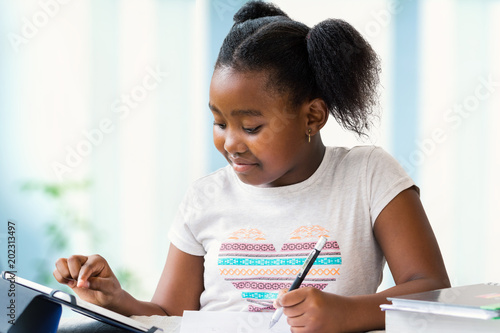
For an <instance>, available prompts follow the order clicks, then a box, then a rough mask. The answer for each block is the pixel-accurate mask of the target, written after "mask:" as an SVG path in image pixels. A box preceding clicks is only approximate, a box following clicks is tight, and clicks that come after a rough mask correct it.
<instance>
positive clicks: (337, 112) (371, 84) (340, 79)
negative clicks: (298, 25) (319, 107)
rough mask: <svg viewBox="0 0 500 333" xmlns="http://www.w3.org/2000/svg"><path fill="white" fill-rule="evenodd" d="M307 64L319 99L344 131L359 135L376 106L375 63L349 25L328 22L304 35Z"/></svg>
mask: <svg viewBox="0 0 500 333" xmlns="http://www.w3.org/2000/svg"><path fill="white" fill-rule="evenodd" d="M306 39H307V51H308V54H309V65H310V66H311V68H312V71H313V73H314V79H315V82H316V85H317V88H318V92H319V94H320V96H321V98H322V99H323V100H324V101H325V103H326V104H327V106H328V109H329V111H330V113H331V114H332V115H333V116H334V118H335V119H336V120H337V121H338V122H339V123H340V125H342V126H343V127H344V128H346V129H348V130H351V131H353V132H356V133H357V134H358V135H362V134H364V133H365V131H366V130H368V129H369V127H370V120H369V118H370V117H369V116H370V115H371V114H372V113H373V108H374V107H375V106H376V105H377V104H378V103H377V98H378V95H377V86H378V83H379V79H378V74H379V72H380V65H379V60H378V57H377V55H376V54H375V52H374V51H373V49H372V48H371V46H370V44H368V42H366V40H365V39H364V38H363V37H362V36H361V35H360V34H359V32H358V31H357V30H356V29H354V28H353V27H352V26H351V25H350V24H349V23H347V22H345V21H342V20H334V19H329V20H325V21H323V22H321V23H319V24H317V25H316V26H314V27H313V28H312V29H311V31H310V32H309V33H308V35H307V37H306Z"/></svg>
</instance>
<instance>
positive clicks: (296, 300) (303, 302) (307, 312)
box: [274, 287, 352, 333]
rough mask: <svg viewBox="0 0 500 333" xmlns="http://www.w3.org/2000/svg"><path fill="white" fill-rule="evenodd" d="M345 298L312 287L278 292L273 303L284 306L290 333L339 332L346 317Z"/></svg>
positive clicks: (346, 304)
mask: <svg viewBox="0 0 500 333" xmlns="http://www.w3.org/2000/svg"><path fill="white" fill-rule="evenodd" d="M350 305H352V304H351V302H350V301H349V298H348V297H345V296H339V295H335V294H330V293H325V292H322V291H320V290H318V289H316V288H313V287H304V288H299V289H296V290H293V291H290V292H287V291H286V290H281V291H280V293H279V294H278V298H277V299H276V300H275V302H274V306H275V307H281V306H282V307H283V314H284V315H286V316H287V322H288V325H290V327H291V331H292V332H293V333H299V332H300V333H305V332H329V333H331V332H342V331H344V330H343V326H344V324H345V322H346V320H347V319H348V317H349V312H350V311H349V308H350Z"/></svg>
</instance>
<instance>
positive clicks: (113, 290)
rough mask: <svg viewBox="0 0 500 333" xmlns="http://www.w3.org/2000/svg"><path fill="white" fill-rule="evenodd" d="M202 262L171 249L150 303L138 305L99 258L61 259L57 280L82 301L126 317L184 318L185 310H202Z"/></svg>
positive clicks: (75, 257) (58, 262)
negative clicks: (70, 289)
mask: <svg viewBox="0 0 500 333" xmlns="http://www.w3.org/2000/svg"><path fill="white" fill-rule="evenodd" d="M203 260H204V259H203V257H198V256H193V255H190V254H187V253H185V252H182V251H180V250H179V249H177V248H176V247H175V246H174V245H170V249H169V252H168V256H167V261H166V263H165V267H164V269H163V273H162V275H161V278H160V281H159V283H158V286H157V288H156V292H155V294H154V296H153V299H152V300H151V302H143V301H139V300H137V299H135V298H134V297H133V296H132V295H130V294H129V293H127V292H126V291H125V290H123V289H122V288H121V286H120V283H119V282H118V280H117V279H116V277H115V275H114V274H113V272H112V271H111V268H110V267H109V265H108V263H107V262H106V260H105V259H104V258H102V257H101V256H99V255H92V256H88V257H87V256H78V255H76V256H71V257H69V258H68V259H65V258H61V259H59V260H58V261H57V262H56V270H55V271H54V277H55V278H56V280H57V281H59V282H60V283H63V284H66V285H68V286H69V287H70V288H72V289H73V291H74V292H75V293H76V294H77V295H78V296H79V297H80V298H81V299H83V300H85V301H88V302H91V303H94V304H97V305H100V306H103V307H105V308H108V309H110V310H113V311H115V312H118V313H121V314H123V315H126V316H131V315H147V316H151V315H163V316H164V315H182V312H183V311H184V310H198V309H199V308H200V295H201V292H202V291H203Z"/></svg>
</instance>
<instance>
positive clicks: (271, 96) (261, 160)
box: [209, 68, 317, 187]
mask: <svg viewBox="0 0 500 333" xmlns="http://www.w3.org/2000/svg"><path fill="white" fill-rule="evenodd" d="M266 82H267V77H266V75H265V74H264V73H260V72H257V73H238V72H236V71H234V70H232V69H230V68H219V69H217V70H216V71H215V72H214V75H213V77H212V82H211V84H210V102H209V107H210V110H211V111H212V113H213V116H214V127H213V136H214V144H215V147H216V148H217V150H219V152H220V153H221V154H222V155H223V156H224V157H225V158H226V160H227V161H228V162H229V164H230V165H231V166H232V167H233V169H234V171H235V172H236V174H237V175H238V177H239V178H240V179H241V181H243V182H244V183H246V184H250V185H254V186H261V187H274V186H284V185H290V184H295V183H298V182H301V181H303V180H305V179H307V178H308V177H309V176H310V175H311V174H312V173H313V172H314V170H315V168H316V167H317V165H316V166H312V165H311V162H310V152H311V148H310V147H311V145H312V144H311V143H308V140H307V130H308V128H307V124H308V123H307V112H306V110H307V107H305V106H303V107H298V109H297V110H291V109H290V107H289V106H288V105H289V104H288V103H287V100H286V99H285V97H284V96H280V95H279V94H276V93H272V92H270V91H269V89H266Z"/></svg>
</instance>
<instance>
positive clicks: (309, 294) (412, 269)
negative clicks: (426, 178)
mask: <svg viewBox="0 0 500 333" xmlns="http://www.w3.org/2000/svg"><path fill="white" fill-rule="evenodd" d="M374 233H375V237H376V239H377V241H378V243H379V245H380V247H381V249H382V251H383V253H384V255H385V257H386V259H387V263H388V265H389V268H390V270H391V273H392V275H393V277H394V281H395V282H396V286H395V287H392V288H390V289H387V290H385V291H382V292H380V293H376V294H371V295H362V296H351V297H347V296H338V295H334V294H329V293H325V292H321V291H319V290H317V289H314V288H300V289H297V290H295V291H293V292H289V293H286V294H284V295H282V296H281V297H279V298H278V300H277V305H281V306H284V307H285V308H284V314H285V315H287V317H288V323H289V324H290V325H291V326H292V327H293V326H295V327H296V330H294V332H327V331H328V332H354V331H365V330H373V329H379V328H383V327H384V326H385V317H384V316H385V315H384V312H382V311H381V310H380V307H379V305H380V304H382V303H388V301H387V300H386V298H387V297H389V296H397V295H403V294H410V293H415V292H421V291H427V290H433V289H439V288H446V287H449V286H450V282H449V280H448V275H447V273H446V269H445V266H444V263H443V259H442V257H441V252H440V250H439V247H438V244H437V241H436V238H435V237H434V233H433V232H432V229H431V226H430V224H429V221H428V220H427V216H426V214H425V212H424V209H423V207H422V204H421V202H420V198H419V196H418V194H417V192H416V191H415V190H414V189H412V188H410V189H407V190H405V191H403V192H401V193H400V194H398V195H397V196H396V197H395V198H394V199H393V200H392V201H391V202H390V203H389V204H388V205H387V206H386V207H385V208H384V209H383V210H382V212H381V213H380V215H379V216H378V218H377V220H376V222H375V225H374Z"/></svg>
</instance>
